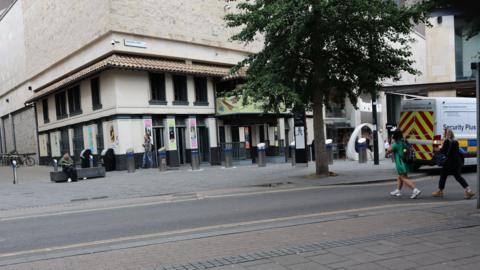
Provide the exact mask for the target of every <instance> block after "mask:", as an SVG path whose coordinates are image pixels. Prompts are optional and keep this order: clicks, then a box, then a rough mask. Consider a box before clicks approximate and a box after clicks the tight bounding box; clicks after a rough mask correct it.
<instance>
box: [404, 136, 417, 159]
mask: <svg viewBox="0 0 480 270" xmlns="http://www.w3.org/2000/svg"><path fill="white" fill-rule="evenodd" d="M402 144H403V155H402V161H403V162H405V163H412V162H413V161H414V160H415V150H414V149H413V146H412V145H411V144H410V143H409V142H408V141H407V140H403V141H402Z"/></svg>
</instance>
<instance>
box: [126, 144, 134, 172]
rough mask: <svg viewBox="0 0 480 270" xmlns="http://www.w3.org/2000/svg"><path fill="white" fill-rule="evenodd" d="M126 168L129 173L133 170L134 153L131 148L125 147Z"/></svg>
mask: <svg viewBox="0 0 480 270" xmlns="http://www.w3.org/2000/svg"><path fill="white" fill-rule="evenodd" d="M127 170H128V172H129V173H133V172H135V155H134V152H133V149H132V148H129V149H127Z"/></svg>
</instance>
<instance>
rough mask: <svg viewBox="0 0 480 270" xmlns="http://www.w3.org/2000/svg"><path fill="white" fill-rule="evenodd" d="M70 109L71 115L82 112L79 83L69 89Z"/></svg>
mask: <svg viewBox="0 0 480 270" xmlns="http://www.w3.org/2000/svg"><path fill="white" fill-rule="evenodd" d="M68 111H69V112H70V116H72V115H77V114H81V113H82V108H81V106H80V86H79V85H76V86H74V87H72V88H70V89H68Z"/></svg>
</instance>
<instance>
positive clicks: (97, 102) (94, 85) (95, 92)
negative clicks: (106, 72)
mask: <svg viewBox="0 0 480 270" xmlns="http://www.w3.org/2000/svg"><path fill="white" fill-rule="evenodd" d="M90 89H91V90H92V109H93V110H98V109H101V108H102V101H101V99H100V79H99V78H98V77H97V78H93V79H91V80H90Z"/></svg>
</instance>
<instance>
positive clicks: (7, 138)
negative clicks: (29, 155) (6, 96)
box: [3, 116, 15, 153]
mask: <svg viewBox="0 0 480 270" xmlns="http://www.w3.org/2000/svg"><path fill="white" fill-rule="evenodd" d="M3 131H4V133H3V134H4V138H3V140H4V143H5V153H8V152H10V151H13V150H14V149H15V146H14V145H13V137H12V122H11V121H10V118H9V117H8V116H7V117H4V118H3Z"/></svg>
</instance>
